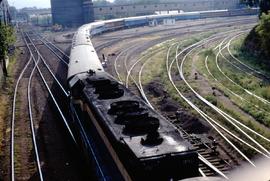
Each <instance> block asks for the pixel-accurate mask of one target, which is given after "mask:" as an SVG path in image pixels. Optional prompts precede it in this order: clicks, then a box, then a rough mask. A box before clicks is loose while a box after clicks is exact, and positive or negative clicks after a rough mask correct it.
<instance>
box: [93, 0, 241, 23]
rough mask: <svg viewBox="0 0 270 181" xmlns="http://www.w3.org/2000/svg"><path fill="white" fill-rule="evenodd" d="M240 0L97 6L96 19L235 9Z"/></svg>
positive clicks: (190, 0) (193, 0)
mask: <svg viewBox="0 0 270 181" xmlns="http://www.w3.org/2000/svg"><path fill="white" fill-rule="evenodd" d="M238 6H239V0H179V1H178V2H175V3H159V4H141V5H134V4H127V5H117V6H95V7H94V15H95V19H101V18H103V17H127V16H138V15H147V14H154V12H155V11H172V10H173V11H178V12H180V11H185V12H190V11H207V10H219V9H235V8H237V7H238Z"/></svg>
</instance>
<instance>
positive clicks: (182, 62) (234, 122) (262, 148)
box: [178, 46, 269, 165]
mask: <svg viewBox="0 0 270 181" xmlns="http://www.w3.org/2000/svg"><path fill="white" fill-rule="evenodd" d="M196 48H198V46H197V47H194V48H193V49H192V50H190V51H189V52H188V53H187V54H186V55H185V56H184V58H183V59H182V61H181V65H180V66H179V65H178V69H179V73H180V76H181V78H182V79H183V80H184V82H185V83H186V84H187V86H188V87H189V88H190V90H191V91H192V92H193V93H194V94H195V95H196V96H197V97H198V98H199V99H200V100H201V101H203V102H204V103H205V104H206V105H208V106H210V107H211V108H213V109H214V110H215V111H216V112H218V113H219V114H220V115H222V117H224V118H225V119H226V121H228V122H229V123H230V124H232V125H233V126H234V127H235V128H236V129H237V130H238V131H239V132H240V133H241V134H243V135H244V136H245V137H247V139H248V140H250V141H251V142H252V143H253V144H255V145H256V146H257V147H259V149H257V148H255V147H253V146H251V145H250V144H248V143H247V142H245V141H243V140H241V139H238V141H241V142H242V143H244V144H246V145H247V146H249V147H250V148H252V149H254V150H255V151H257V152H258V153H260V154H262V155H263V156H266V157H269V152H268V150H267V149H266V148H265V147H264V146H262V145H261V144H260V143H258V142H257V141H256V140H255V139H253V138H252V137H251V136H249V134H248V133H247V132H245V131H244V130H242V129H241V128H240V127H239V126H238V125H241V126H243V127H245V128H246V129H248V131H250V132H252V133H254V134H256V135H257V136H260V137H261V138H263V139H265V140H268V139H267V138H266V137H264V136H263V135H261V134H259V133H258V132H256V131H254V130H252V129H251V128H249V127H247V126H245V125H244V124H242V123H241V122H240V121H239V120H236V119H235V118H233V117H232V116H230V115H229V114H227V113H225V112H224V111H222V110H221V109H219V108H217V107H216V106H214V105H213V104H211V103H210V102H209V101H207V100H206V99H204V98H203V97H202V96H200V95H199V94H198V93H197V92H196V91H195V90H194V89H193V88H192V87H191V86H190V85H189V83H188V82H187V81H186V79H185V77H184V74H183V64H184V62H185V60H186V58H187V56H188V55H189V54H190V53H191V52H192V51H193V50H194V49H196ZM237 124H238V125H237ZM231 135H232V134H231ZM232 136H233V135H232ZM234 137H235V138H236V139H237V138H238V137H237V136H236V135H234ZM260 149H261V151H260ZM238 152H239V151H238ZM239 153H240V154H241V155H242V156H243V157H244V158H245V159H246V160H247V161H248V162H249V163H250V164H252V165H253V163H252V161H251V160H250V159H248V158H247V157H246V156H245V155H243V154H242V153H241V152H239Z"/></svg>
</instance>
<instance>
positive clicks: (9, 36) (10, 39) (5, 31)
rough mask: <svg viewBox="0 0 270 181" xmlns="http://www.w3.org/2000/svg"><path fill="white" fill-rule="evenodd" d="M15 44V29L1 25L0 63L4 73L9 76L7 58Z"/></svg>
mask: <svg viewBox="0 0 270 181" xmlns="http://www.w3.org/2000/svg"><path fill="white" fill-rule="evenodd" d="M14 42H15V35H14V30H13V27H12V26H10V25H5V24H3V23H0V61H1V63H2V68H3V73H4V75H5V76H7V75H8V73H7V69H6V57H7V55H8V51H9V48H10V46H11V45H12V44H14Z"/></svg>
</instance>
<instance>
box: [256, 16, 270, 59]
mask: <svg viewBox="0 0 270 181" xmlns="http://www.w3.org/2000/svg"><path fill="white" fill-rule="evenodd" d="M255 30H256V33H257V34H258V35H259V38H260V42H261V48H262V49H263V51H264V52H266V55H270V43H269V42H270V14H265V13H263V14H262V16H261V19H260V22H259V24H258V26H257V27H256V29H255Z"/></svg>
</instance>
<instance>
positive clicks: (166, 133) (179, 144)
mask: <svg viewBox="0 0 270 181" xmlns="http://www.w3.org/2000/svg"><path fill="white" fill-rule="evenodd" d="M80 79H81V80H83V84H84V87H85V88H84V90H83V95H84V97H85V100H86V102H87V104H88V105H89V106H90V107H91V109H94V110H95V112H99V115H102V117H101V118H100V120H99V121H100V122H101V124H103V125H105V127H106V128H107V129H108V130H109V132H110V133H111V134H112V135H113V137H114V138H115V139H116V140H118V142H119V143H120V142H121V143H123V144H124V145H126V146H128V147H129V149H130V150H132V152H133V153H134V154H135V156H136V157H137V158H139V159H145V158H149V157H157V156H160V155H166V154H179V153H187V152H194V151H193V146H192V145H191V144H190V143H189V142H188V141H186V140H185V139H184V138H183V135H182V133H181V132H179V131H178V130H177V129H176V127H175V126H174V125H173V124H171V123H169V122H168V121H167V120H166V119H165V118H164V117H162V116H161V115H160V114H158V113H157V112H156V111H154V110H152V109H151V108H149V107H148V105H147V104H146V103H145V102H144V101H142V100H141V99H140V98H139V97H138V96H136V95H134V94H133V93H131V92H130V91H128V89H127V88H126V87H124V86H123V85H122V84H119V83H118V82H117V81H116V80H115V79H113V78H112V77H111V76H110V75H109V74H107V73H106V72H97V73H96V74H95V75H94V76H85V75H81V77H80ZM102 82H104V85H102ZM105 83H106V84H105ZM116 84H118V87H119V89H121V90H124V94H123V96H122V97H119V98H116V99H103V98H100V96H101V94H99V91H102V90H104V89H106V90H109V91H110V90H111V91H113V88H115V85H116ZM96 85H98V86H101V88H100V90H99V88H97V87H96ZM110 86H112V87H113V88H111V87H110ZM106 94H107V93H106ZM130 100H133V101H135V102H137V103H139V105H140V108H138V109H142V110H147V113H145V115H140V116H143V117H140V119H139V120H136V122H138V121H139V122H140V121H143V122H144V123H145V122H148V121H149V120H150V121H151V120H154V121H156V120H158V122H159V126H158V129H157V132H158V133H159V138H160V139H162V142H161V143H160V144H155V145H144V144H143V143H142V140H144V139H147V136H148V133H145V132H143V133H134V132H133V131H134V130H135V129H136V128H135V127H134V128H132V131H131V132H130V131H127V130H126V125H124V124H121V123H119V122H117V121H119V120H118V117H116V116H115V115H112V114H111V113H109V112H110V111H111V110H112V109H113V104H115V103H117V102H125V101H130ZM108 113H109V114H108ZM128 114H133V113H132V111H129V112H128ZM131 120H132V119H131ZM125 121H127V120H125ZM129 121H130V119H128V122H129ZM133 123H134V122H133ZM152 125H153V124H151V125H149V126H150V127H147V129H149V130H151V126H152Z"/></svg>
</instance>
